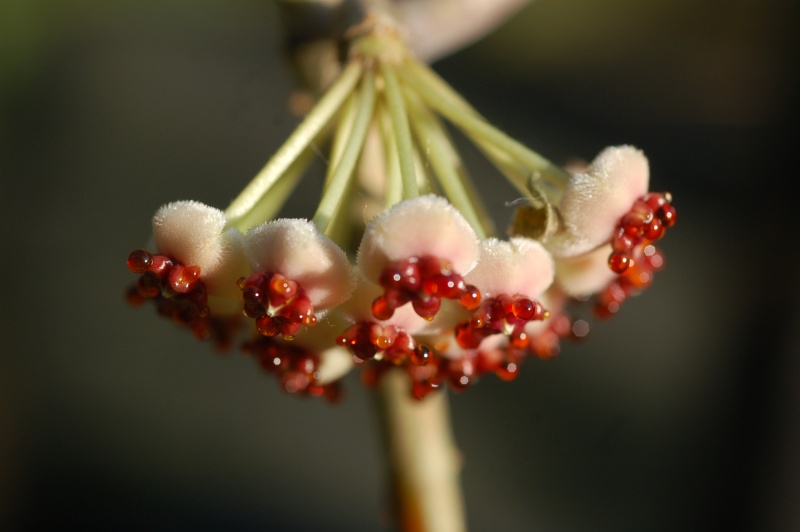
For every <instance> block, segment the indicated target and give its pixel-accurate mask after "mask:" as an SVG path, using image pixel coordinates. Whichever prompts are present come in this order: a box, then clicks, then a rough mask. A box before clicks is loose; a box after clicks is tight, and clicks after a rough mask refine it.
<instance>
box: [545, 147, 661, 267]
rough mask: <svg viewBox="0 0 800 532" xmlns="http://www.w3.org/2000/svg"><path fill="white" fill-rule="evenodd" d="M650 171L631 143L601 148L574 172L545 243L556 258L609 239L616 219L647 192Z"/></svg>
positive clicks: (585, 249)
mask: <svg viewBox="0 0 800 532" xmlns="http://www.w3.org/2000/svg"><path fill="white" fill-rule="evenodd" d="M649 179H650V170H649V166H648V162H647V158H646V157H645V156H644V154H643V153H642V152H641V151H639V150H637V149H636V148H634V147H632V146H617V147H610V148H606V149H605V150H603V151H602V152H601V153H600V154H599V155H598V156H597V157H596V158H595V160H594V161H592V164H591V165H590V166H589V168H588V169H587V170H586V171H585V172H582V173H578V174H575V175H574V176H573V177H572V179H571V180H570V181H569V183H568V184H567V186H566V188H565V189H564V193H563V195H562V198H561V201H560V205H559V206H558V210H559V214H560V217H561V222H562V226H561V227H560V228H559V230H558V231H556V232H555V234H553V235H552V236H551V237H550V238H549V239H548V240H547V242H546V245H547V248H548V249H549V250H550V251H551V252H552V253H553V255H554V256H556V257H574V256H576V255H581V254H583V253H586V252H587V251H591V250H593V249H595V248H596V247H598V246H601V245H603V244H605V243H606V242H609V241H610V240H611V238H612V237H613V234H614V229H615V227H616V226H617V224H618V223H619V221H620V218H621V217H622V216H623V215H624V214H625V213H627V212H628V211H629V210H630V208H631V206H632V205H633V203H634V201H636V199H637V198H639V197H641V196H643V195H644V194H646V193H647V188H648V183H649Z"/></svg>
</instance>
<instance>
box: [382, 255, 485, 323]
mask: <svg viewBox="0 0 800 532" xmlns="http://www.w3.org/2000/svg"><path fill="white" fill-rule="evenodd" d="M379 282H380V284H381V286H382V287H383V288H384V293H383V295H382V296H379V297H378V298H377V299H375V301H374V302H373V303H372V314H373V315H374V316H375V317H376V318H377V319H379V320H388V319H389V318H391V317H392V316H393V315H394V311H395V309H397V308H398V307H401V306H403V305H405V304H406V303H408V302H411V305H412V306H413V307H414V311H415V312H416V313H417V314H418V315H419V316H421V317H423V318H425V319H427V320H432V319H433V317H434V316H436V313H437V312H439V307H440V306H441V303H442V299H457V300H459V303H461V305H462V306H464V307H465V308H467V309H469V310H472V309H474V308H476V307H477V306H478V305H479V304H480V301H481V294H480V292H479V291H478V289H477V288H475V287H474V286H472V285H468V284H466V283H465V282H464V278H463V277H461V275H459V274H458V273H456V272H454V271H453V266H452V264H450V262H448V261H446V260H442V259H439V258H436V257H432V256H425V257H411V258H409V259H406V260H402V261H397V262H394V263H392V264H391V265H390V266H389V267H387V268H386V269H385V270H384V271H383V273H382V274H381V277H380V280H379Z"/></svg>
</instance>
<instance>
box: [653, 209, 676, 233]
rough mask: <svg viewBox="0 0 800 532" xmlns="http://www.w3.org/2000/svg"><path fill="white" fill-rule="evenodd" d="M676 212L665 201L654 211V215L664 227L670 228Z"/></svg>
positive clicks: (673, 223)
mask: <svg viewBox="0 0 800 532" xmlns="http://www.w3.org/2000/svg"><path fill="white" fill-rule="evenodd" d="M677 212H678V211H676V210H675V207H673V206H672V205H670V204H669V203H666V204H664V205H662V206H661V207H660V208H659V209H658V211H656V216H658V219H659V220H661V223H662V224H664V227H666V228H670V227H672V226H673V225H675V217H676V216H677Z"/></svg>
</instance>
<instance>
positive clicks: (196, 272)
mask: <svg viewBox="0 0 800 532" xmlns="http://www.w3.org/2000/svg"><path fill="white" fill-rule="evenodd" d="M128 269H130V271H132V272H133V273H136V274H139V275H140V277H139V279H138V280H137V281H136V284H135V285H134V286H133V287H131V288H130V290H128V293H127V294H126V297H127V300H128V302H129V303H130V304H131V305H135V306H138V305H141V304H142V303H143V302H144V301H146V300H153V301H155V303H156V308H157V310H158V313H159V314H161V315H162V316H165V317H168V318H171V319H172V320H173V321H175V322H176V323H178V324H179V325H183V326H185V327H188V328H190V329H191V330H192V332H193V333H194V334H195V336H197V337H198V338H200V339H203V340H205V339H208V338H209V337H212V336H214V337H217V338H218V339H219V340H220V343H221V344H223V347H225V346H227V345H228V340H226V339H225V337H226V331H223V330H222V329H225V327H221V326H220V324H215V323H212V322H211V321H210V320H209V308H208V294H207V293H206V288H205V285H203V283H202V282H201V281H200V268H199V267H197V266H186V265H183V264H181V263H180V262H178V261H176V260H175V259H172V258H170V257H167V256H166V255H153V254H151V253H150V252H148V251H145V250H143V249H137V250H136V251H133V252H132V253H131V254H130V255H129V256H128ZM218 329H219V330H218ZM217 333H218V334H217Z"/></svg>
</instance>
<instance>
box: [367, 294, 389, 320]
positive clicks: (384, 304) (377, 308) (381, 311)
mask: <svg viewBox="0 0 800 532" xmlns="http://www.w3.org/2000/svg"><path fill="white" fill-rule="evenodd" d="M372 315H373V316H375V319H378V320H388V319H389V318H391V317H392V316H393V315H394V308H392V306H391V305H389V302H388V301H386V298H385V297H383V296H380V297H378V298H376V299H375V301H373V302H372Z"/></svg>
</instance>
